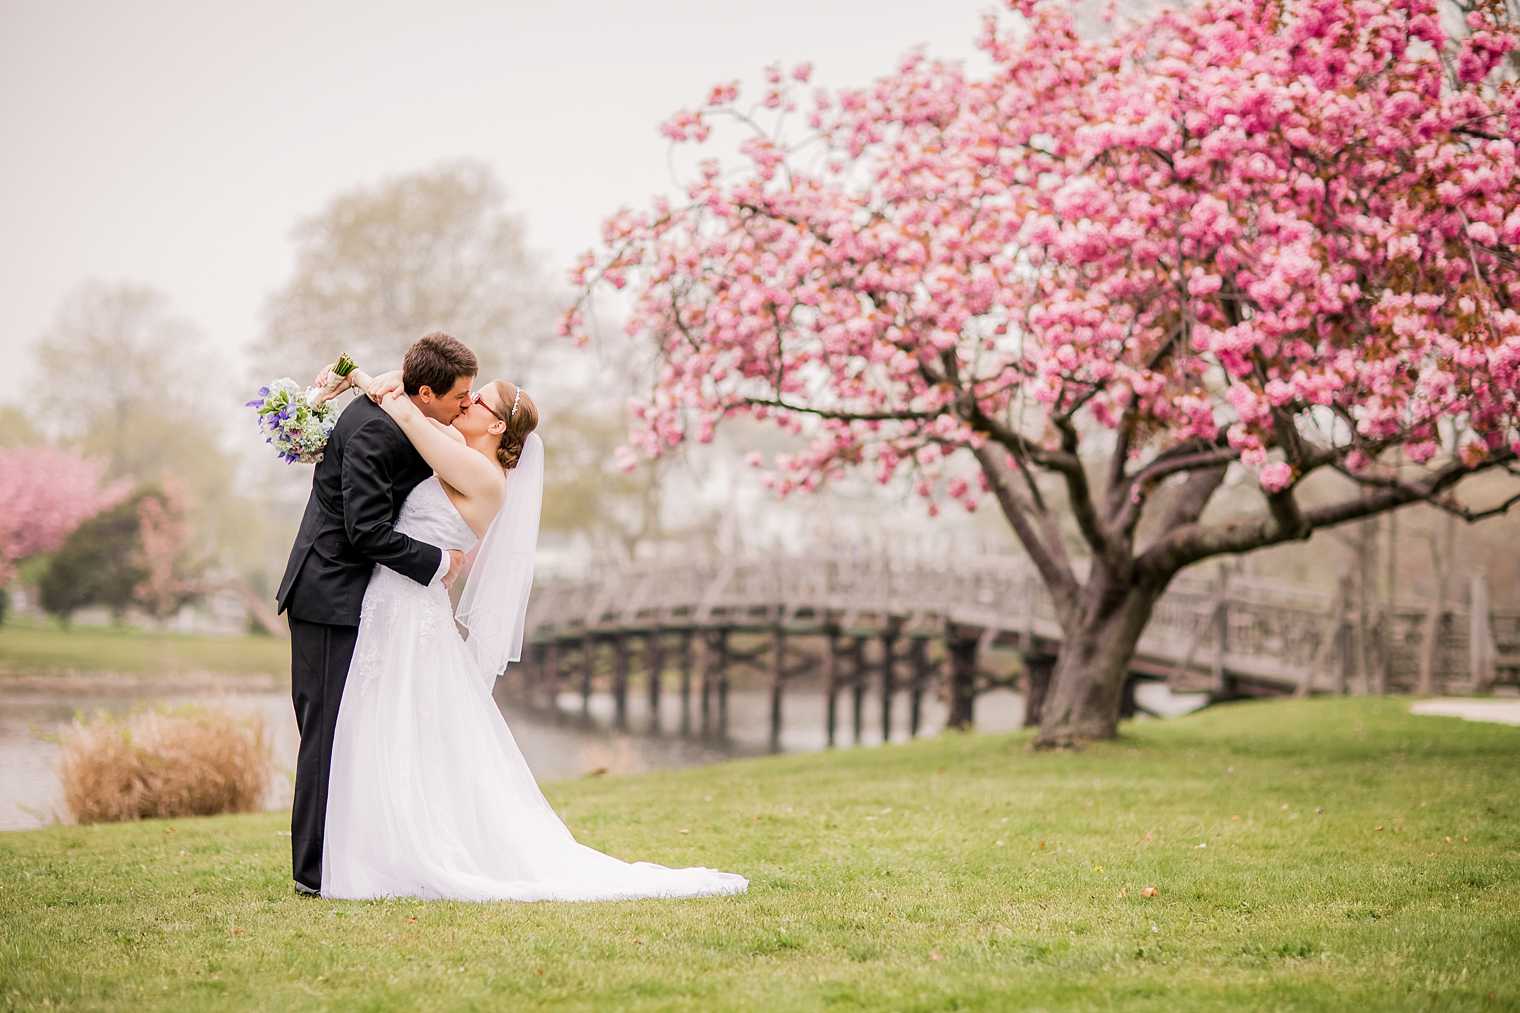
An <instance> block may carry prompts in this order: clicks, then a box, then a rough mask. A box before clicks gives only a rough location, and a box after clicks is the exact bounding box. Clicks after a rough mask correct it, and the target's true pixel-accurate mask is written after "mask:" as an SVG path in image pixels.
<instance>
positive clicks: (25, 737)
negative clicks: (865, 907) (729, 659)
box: [0, 680, 1200, 830]
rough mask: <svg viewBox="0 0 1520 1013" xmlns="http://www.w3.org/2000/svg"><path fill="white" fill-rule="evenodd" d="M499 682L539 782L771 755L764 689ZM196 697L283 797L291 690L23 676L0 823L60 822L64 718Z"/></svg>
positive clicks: (1151, 694) (8, 728) (797, 719)
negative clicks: (696, 691) (263, 763)
mask: <svg viewBox="0 0 1520 1013" xmlns="http://www.w3.org/2000/svg"><path fill="white" fill-rule="evenodd" d="M506 687H507V684H506V683H505V682H503V683H499V684H498V690H497V694H496V703H497V706H498V707H499V708H500V709H501V711H502V713H503V715H504V716H505V717H506V719H507V722H508V724H509V725H510V726H511V728H512V734H513V736H514V737H515V738H516V740H517V744H518V746H519V747H520V748H521V749H522V751H523V756H524V757H526V758H527V761H528V765H529V766H530V767H531V768H532V769H533V773H534V776H536V777H537V778H538V779H539V781H540V782H548V781H555V780H560V779H564V778H575V777H585V776H593V775H597V774H601V773H612V774H632V773H639V772H641V771H648V770H659V769H669V768H676V767H690V766H695V765H699V764H705V763H712V762H715V761H717V760H722V759H727V758H730V757H736V756H758V755H763V754H765V753H768V752H771V751H772V750H771V748H770V745H769V737H770V691H769V690H768V689H742V688H734V689H732V690H730V692H729V718H728V729H727V734H726V735H725V736H724V737H723V738H718V737H716V736H714V735H712V734H706V735H704V734H702V733H701V732H700V730H699V720H698V718H697V715H696V714H695V708H696V701H695V699H694V700H693V702H692V706H693V714H692V715H691V717H690V722H689V727H690V728H691V729H693V730H692V731H690V732H688V733H683V732H682V730H681V729H682V714H681V703H680V699H679V696H678V695H677V694H672V693H667V694H665V697H664V699H663V700H662V701H661V707H660V714H659V717H658V720H657V721H656V720H654V719H653V715H651V714H650V713H649V710H648V704H647V701H646V700H643V699H638V698H636V696H635V695H634V694H632V693H630V699H629V701H628V721H627V724H626V727H624V728H618V727H616V726H615V724H614V721H613V716H614V708H613V701H612V697H611V695H610V694H608V693H596V694H593V695H592V697H591V706H590V708H589V711H588V712H587V713H584V714H583V713H582V709H581V699H580V697H579V696H578V695H576V694H573V693H568V692H567V693H565V694H562V695H561V696H560V698H559V699H558V700H557V701H556V705H555V707H554V708H552V709H551V708H548V707H545V706H543V705H539V706H530V705H529V704H528V703H527V702H525V701H523V700H522V699H520V698H519V697H517V696H514V695H510V694H509V692H508V691H507V688H506ZM1140 700H1141V703H1142V704H1143V705H1145V706H1147V707H1149V708H1150V709H1153V710H1156V711H1158V712H1161V713H1167V714H1177V713H1182V712H1185V711H1186V710H1188V709H1191V708H1192V707H1194V706H1197V705H1198V703H1199V702H1200V701H1199V700H1198V699H1197V698H1195V697H1180V696H1175V695H1173V694H1171V693H1169V692H1168V691H1167V690H1166V687H1164V686H1162V685H1159V684H1152V683H1143V684H1141V686H1140ZM180 703H199V704H205V705H210V706H217V707H222V708H225V709H227V710H229V711H232V712H234V713H238V714H258V715H260V716H262V717H263V718H264V721H265V726H266V728H267V729H268V731H269V734H270V738H271V744H272V747H273V752H274V758H275V763H274V773H273V776H272V778H271V781H270V786H269V793H268V795H267V796H266V798H265V806H266V808H269V809H281V808H285V807H287V806H289V805H290V798H291V785H292V781H293V777H294V771H295V756H296V744H297V735H296V725H295V717H294V715H293V713H292V710H291V703H290V696H289V693H288V692H286V691H285V690H275V689H254V690H249V689H238V690H230V691H217V690H194V691H191V690H186V689H175V688H169V687H157V688H155V687H154V686H152V685H138V686H131V687H127V688H123V687H121V686H112V687H109V688H106V689H94V690H92V689H89V688H83V689H80V688H77V687H76V688H73V689H70V690H69V691H60V690H58V689H50V688H48V687H46V686H45V685H41V686H40V685H39V683H38V681H37V680H29V681H26V682H23V683H19V684H16V685H11V686H7V685H6V684H5V681H4V680H0V830H23V829H29V828H33V827H39V826H45V825H47V824H50V823H57V822H66V817H65V812H64V808H63V804H62V797H61V791H60V783H59V778H58V769H57V768H58V754H59V746H58V742H57V737H58V735H59V733H60V732H62V731H63V730H65V729H66V728H68V727H69V725H70V723H71V722H72V721H73V719H74V716H75V715H76V713H83V714H91V713H94V712H96V711H106V712H109V713H113V714H121V713H127V712H129V711H131V710H132V709H134V708H137V707H143V706H155V705H160V704H171V705H172V704H180ZM825 708H826V702H825V697H824V694H823V692H822V691H821V689H819V688H818V687H809V686H806V685H798V686H789V687H788V689H787V695H786V699H785V704H784V710H783V714H784V721H783V724H782V736H781V742H780V750H781V751H783V752H806V751H811V750H820V749H823V748H825V746H826V743H827V737H826V732H825V727H824V722H825V714H826V710H825ZM946 716H947V710H946V707H945V706H944V704H943V703H941V702H940V701H939V700H938V699H936V698H935V697H933V696H930V695H926V696H925V697H924V701H923V713H922V718H921V723H920V731H919V734H920V735H921V736H922V735H934V734H936V733H938V732H939V731H941V730H943V728H944V726H945V718H946ZM892 718H893V721H892V724H893V728H892V735H891V740H892V741H894V742H898V741H907V740H908V738H909V736H908V698H907V694H906V693H901V694H897V695H896V698H895V699H894V701H893V713H892ZM1022 722H1023V702H1022V700H1021V699H1020V697H1019V696H1018V694H1016V693H1012V692H1009V691H996V692H991V693H987V694H985V695H983V696H982V697H980V698H979V699H978V700H977V703H976V726H977V729H978V730H979V731H1005V730H1008V729H1013V728H1017V727H1019V725H1020V724H1021V723H1022ZM862 723H863V726H864V736H863V739H862V743H863V745H865V746H871V745H875V744H878V743H880V742H881V701H880V695H879V694H878V693H874V692H868V693H867V694H866V697H865V710H864V721H863V722H862ZM852 727H853V726H852V724H851V710H850V707H849V701H848V697H847V696H846V695H841V697H840V711H839V730H838V735H839V738H838V742H839V744H840V746H841V747H848V746H850V745H852V744H853V743H852V739H851V736H852Z"/></svg>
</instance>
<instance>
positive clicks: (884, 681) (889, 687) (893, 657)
mask: <svg viewBox="0 0 1520 1013" xmlns="http://www.w3.org/2000/svg"><path fill="white" fill-rule="evenodd" d="M896 669H897V632H896V631H895V630H891V629H889V630H888V631H887V632H886V633H883V634H882V635H881V741H883V742H891V741H892V694H893V693H894V692H896V690H897V670H896Z"/></svg>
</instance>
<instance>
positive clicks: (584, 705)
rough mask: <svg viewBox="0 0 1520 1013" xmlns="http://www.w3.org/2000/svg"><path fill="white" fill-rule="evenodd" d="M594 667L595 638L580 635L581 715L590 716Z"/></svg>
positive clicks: (588, 635) (589, 635)
mask: <svg viewBox="0 0 1520 1013" xmlns="http://www.w3.org/2000/svg"><path fill="white" fill-rule="evenodd" d="M595 669H596V638H595V637H593V636H592V635H591V634H589V633H588V634H586V635H585V636H583V637H581V715H582V716H583V717H590V716H591V674H592V672H593V671H594V670H595Z"/></svg>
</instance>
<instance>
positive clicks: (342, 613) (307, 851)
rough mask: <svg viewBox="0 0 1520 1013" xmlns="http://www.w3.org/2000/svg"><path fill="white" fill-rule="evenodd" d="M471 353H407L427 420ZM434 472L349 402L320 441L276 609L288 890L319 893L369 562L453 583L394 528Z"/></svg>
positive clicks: (452, 394) (449, 573) (443, 405)
mask: <svg viewBox="0 0 1520 1013" xmlns="http://www.w3.org/2000/svg"><path fill="white" fill-rule="evenodd" d="M478 368H479V367H478V366H477V364H476V361H475V353H474V352H471V351H470V350H469V349H468V348H466V347H465V346H464V344H462V343H461V342H459V341H456V340H455V339H454V338H452V337H450V336H449V335H447V334H444V333H443V332H442V331H437V332H434V333H432V334H428V335H425V336H424V337H422V338H419V339H418V340H417V341H416V342H415V343H414V344H413V345H412V347H411V348H409V349H407V352H406V358H405V360H404V361H403V362H402V367H401V382H402V386H403V387H404V389H405V391H406V394H407V396H409V397H410V398H411V399H412V401H413V403H415V404H416V405H417V407H418V408H420V409H421V410H422V413H423V414H424V415H426V416H428V417H429V418H431V419H434V420H436V421H438V422H441V423H443V424H444V425H448V424H449V423H450V422H453V421H454V419H455V418H456V417H457V416H458V415H459V413H460V412H461V411H464V410H465V406H466V405H468V404H469V398H470V384H471V383H472V382H473V381H474V379H475V373H476V371H477V370H478ZM431 474H432V469H431V468H429V467H428V466H427V463H426V462H425V461H423V459H422V457H421V455H419V454H418V453H417V451H416V450H415V449H413V447H412V445H411V443H410V442H408V441H407V439H406V437H405V436H404V435H402V432H401V429H400V427H399V426H397V425H396V423H395V422H393V421H392V420H391V418H390V416H389V415H387V414H386V413H385V412H384V411H382V410H381V409H380V408H379V406H377V405H376V404H375V403H374V402H372V401H371V400H370V399H369V398H367V397H358V398H355V399H354V401H353V403H351V404H350V405H349V406H348V407H347V408H346V409H344V411H343V414H342V415H341V416H340V417H339V419H338V424H337V426H336V427H334V429H333V431H332V435H331V436H330V437H328V441H327V447H326V448H325V450H324V451H323V456H322V460H321V461H320V462H318V463H317V466H316V472H315V473H314V474H313V476H312V482H311V498H310V499H308V500H307V501H306V514H305V516H304V517H302V518H301V530H300V533H299V534H297V535H296V543H295V546H294V547H293V548H292V549H291V550H290V561H289V562H288V563H287V564H286V565H285V577H284V579H283V580H281V581H280V590H279V593H278V596H277V599H276V600H277V602H278V605H279V608H278V611H280V612H285V611H289V613H290V688H291V698H292V700H293V701H294V703H295V709H296V726H297V728H299V729H300V733H301V746H300V750H299V751H298V753H297V754H296V793H295V803H294V804H293V806H292V807H291V811H290V849H291V859H292V866H293V871H294V876H295V883H296V886H295V888H296V892H297V893H300V894H308V895H311V896H318V895H319V891H320V890H321V888H322V836H323V830H324V828H325V826H326V822H327V771H328V767H329V765H330V763H331V761H332V745H333V732H334V730H335V729H336V727H337V722H338V704H339V703H340V702H341V701H342V699H343V683H344V681H345V680H346V679H347V677H348V663H349V660H350V659H351V658H352V657H353V654H354V641H355V640H356V639H358V636H359V604H360V602H362V601H363V599H364V589H365V588H366V587H367V586H368V585H369V576H370V573H371V571H372V570H373V568H374V566H375V564H376V563H379V564H381V565H384V566H388V567H390V568H391V569H392V570H395V571H396V572H397V573H400V574H403V575H404V576H407V577H410V578H411V579H412V580H415V581H417V583H419V584H429V583H431V582H433V581H435V580H437V579H439V578H440V577H441V578H443V580H444V581H445V583H449V582H452V581H453V579H454V577H455V576H456V575H457V574H458V572H459V568H460V566H461V564H462V562H463V557H462V555H461V553H460V552H459V551H458V550H454V549H451V550H449V551H448V552H445V551H444V550H443V549H441V548H440V547H438V546H436V545H429V544H427V543H426V542H419V541H417V540H415V539H412V538H408V537H407V536H406V535H404V534H402V533H401V532H399V531H397V530H396V529H395V527H394V525H395V523H396V515H397V514H398V513H399V512H400V511H401V504H402V502H403V501H404V500H405V499H406V496H407V493H409V492H411V491H412V489H413V488H415V487H416V485H417V484H418V483H419V482H421V481H422V480H423V479H425V478H427V477H428V476H429V475H431Z"/></svg>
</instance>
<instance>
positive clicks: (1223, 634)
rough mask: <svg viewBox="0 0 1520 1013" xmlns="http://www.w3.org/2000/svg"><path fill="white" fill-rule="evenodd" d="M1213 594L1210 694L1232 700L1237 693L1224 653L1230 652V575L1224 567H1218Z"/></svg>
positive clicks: (1216, 697) (1218, 698)
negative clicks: (1212, 650) (1212, 661)
mask: <svg viewBox="0 0 1520 1013" xmlns="http://www.w3.org/2000/svg"><path fill="white" fill-rule="evenodd" d="M1216 587H1217V590H1216V591H1215V594H1216V595H1217V596H1218V601H1217V603H1216V605H1215V606H1214V690H1213V692H1212V693H1211V694H1210V695H1211V696H1212V697H1213V698H1214V699H1215V700H1233V699H1234V698H1235V697H1236V696H1238V695H1239V694H1238V693H1237V692H1236V689H1235V680H1234V678H1232V677H1231V676H1230V673H1229V671H1228V670H1227V669H1226V668H1225V655H1227V654H1229V652H1230V575H1229V571H1228V570H1226V569H1225V568H1224V567H1222V566H1221V567H1220V568H1219V578H1218V583H1217V585H1216Z"/></svg>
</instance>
